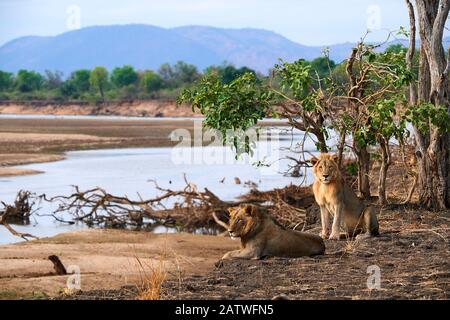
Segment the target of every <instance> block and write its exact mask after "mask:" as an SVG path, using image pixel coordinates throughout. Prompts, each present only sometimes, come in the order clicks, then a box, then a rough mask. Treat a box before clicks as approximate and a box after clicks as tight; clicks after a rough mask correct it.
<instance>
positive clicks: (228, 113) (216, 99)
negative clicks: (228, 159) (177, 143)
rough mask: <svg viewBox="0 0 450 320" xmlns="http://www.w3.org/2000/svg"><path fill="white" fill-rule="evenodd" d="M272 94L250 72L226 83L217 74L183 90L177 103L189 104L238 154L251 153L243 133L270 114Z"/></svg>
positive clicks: (207, 125)
mask: <svg viewBox="0 0 450 320" xmlns="http://www.w3.org/2000/svg"><path fill="white" fill-rule="evenodd" d="M271 99H272V95H271V94H270V93H269V92H268V91H267V90H264V89H263V88H262V87H261V84H260V82H259V81H258V79H257V78H256V76H255V75H254V74H253V73H246V74H244V75H242V76H241V77H239V78H237V79H235V80H233V81H232V82H230V83H228V84H224V83H222V81H221V79H219V77H218V76H217V74H209V75H207V76H205V77H203V78H202V79H201V80H200V82H199V83H198V85H197V86H196V87H194V88H192V89H185V90H184V91H183V92H182V94H181V95H180V96H179V97H178V99H177V102H178V103H183V102H189V103H191V104H192V109H193V110H194V109H198V110H199V111H200V112H201V113H202V114H203V115H205V125H206V127H208V128H210V129H214V130H218V131H219V132H220V133H221V136H222V140H223V142H224V143H225V144H229V145H231V146H233V147H234V149H235V151H236V153H237V155H238V156H239V155H240V154H242V153H249V152H250V153H251V152H252V145H251V144H250V141H249V140H248V138H247V137H246V136H245V131H246V130H247V129H249V128H250V127H252V126H254V125H255V124H256V123H257V122H258V120H260V119H262V118H264V117H265V116H266V115H267V114H268V113H269V112H271Z"/></svg>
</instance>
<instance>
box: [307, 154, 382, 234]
mask: <svg viewBox="0 0 450 320" xmlns="http://www.w3.org/2000/svg"><path fill="white" fill-rule="evenodd" d="M310 162H311V163H312V165H313V173H314V178H315V181H314V184H313V192H314V197H315V199H316V202H317V204H318V205H319V207H320V216H321V221H322V232H321V236H322V238H324V239H325V238H329V239H332V240H339V239H340V238H342V237H354V236H357V235H358V237H360V236H364V238H366V237H370V236H377V235H378V234H379V227H378V220H377V216H376V212H375V208H374V207H372V206H366V205H365V204H364V202H363V201H362V200H361V199H360V198H358V197H357V196H356V194H355V192H354V191H353V189H352V188H350V187H349V186H348V185H346V184H345V181H344V179H343V178H342V176H341V173H340V170H339V167H338V165H337V155H330V154H328V153H322V154H321V155H320V156H319V157H318V158H316V157H313V158H311V160H310ZM330 214H331V215H332V216H333V217H334V219H333V224H332V226H331V234H330ZM341 228H343V229H344V231H345V234H344V235H341V234H340V231H341ZM363 233H364V234H363Z"/></svg>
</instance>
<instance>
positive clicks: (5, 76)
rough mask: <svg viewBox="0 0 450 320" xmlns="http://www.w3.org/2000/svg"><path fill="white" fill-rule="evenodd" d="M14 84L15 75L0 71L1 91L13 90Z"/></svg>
mask: <svg viewBox="0 0 450 320" xmlns="http://www.w3.org/2000/svg"><path fill="white" fill-rule="evenodd" d="M13 82H14V78H13V74H12V73H9V72H5V71H0V91H7V90H9V89H11V88H12V86H13Z"/></svg>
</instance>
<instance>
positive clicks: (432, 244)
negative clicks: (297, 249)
mask: <svg viewBox="0 0 450 320" xmlns="http://www.w3.org/2000/svg"><path fill="white" fill-rule="evenodd" d="M379 218H380V219H379V220H380V225H381V235H380V236H379V237H376V238H371V239H366V240H361V241H357V242H354V241H350V240H341V241H329V240H326V248H327V249H326V254H325V255H323V256H317V257H303V258H297V259H285V258H273V257H272V258H267V259H263V260H257V261H249V260H232V261H219V260H217V261H216V262H215V264H214V268H213V269H212V270H210V271H209V272H206V273H202V272H193V273H190V272H186V276H185V277H182V278H181V279H180V278H169V279H168V280H167V281H165V282H164V283H163V287H162V295H161V298H162V299H272V298H274V297H283V298H285V299H449V297H450V246H449V245H450V228H449V227H450V224H449V222H450V212H447V213H445V212H444V213H442V212H441V213H433V212H425V211H420V210H417V209H415V208H413V207H401V208H395V210H392V209H385V210H383V211H382V212H381V214H380V217H379ZM318 231H319V227H318V226H316V227H315V228H313V229H312V230H310V232H316V233H317V232H318ZM216 238H219V237H216ZM219 239H221V240H218V241H219V242H220V243H223V244H226V246H228V245H230V246H232V245H233V244H232V243H229V241H227V240H225V239H223V238H222V237H220V238H219ZM222 241H223V242H222ZM225 251H226V250H225V247H223V251H222V253H223V252H225ZM376 268H379V269H378V270H379V274H380V289H376V288H373V289H372V290H370V289H368V285H367V283H368V281H369V283H372V284H373V282H372V281H371V278H369V277H370V276H371V275H373V274H374V272H377V271H376ZM374 270H375V271H374ZM135 297H136V291H135V290H133V288H130V287H124V288H121V289H112V290H85V291H81V292H79V293H77V294H76V295H73V296H70V297H67V296H60V297H59V298H63V299H134V298H135Z"/></svg>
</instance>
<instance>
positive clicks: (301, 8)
mask: <svg viewBox="0 0 450 320" xmlns="http://www.w3.org/2000/svg"><path fill="white" fill-rule="evenodd" d="M72 5H76V6H77V7H79V8H80V23H81V27H86V26H92V25H108V24H127V23H145V24H152V25H156V26H161V27H175V26H182V25H209V26H215V27H230V28H243V27H252V28H263V29H268V30H272V31H275V32H278V33H280V34H282V35H284V36H286V37H287V38H289V39H291V40H293V41H296V42H299V43H302V44H306V45H324V44H334V43H341V42H346V41H352V42H353V41H356V40H358V39H359V38H360V37H361V36H362V35H363V34H364V33H365V31H366V29H367V26H368V24H369V26H373V27H374V28H376V29H378V31H375V32H373V33H372V34H371V35H370V36H369V40H373V41H379V40H383V39H384V38H385V36H386V35H387V33H388V30H393V29H398V28H399V26H401V25H403V26H407V25H408V18H407V12H406V8H405V4H404V0H340V1H337V0H158V1H157V0H127V1H124V0H0V45H2V44H4V43H5V42H7V41H9V40H12V39H14V38H16V37H20V36H25V35H55V34H59V33H63V32H65V31H68V27H67V22H68V19H69V14H68V13H67V10H68V8H69V7H70V6H72Z"/></svg>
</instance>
